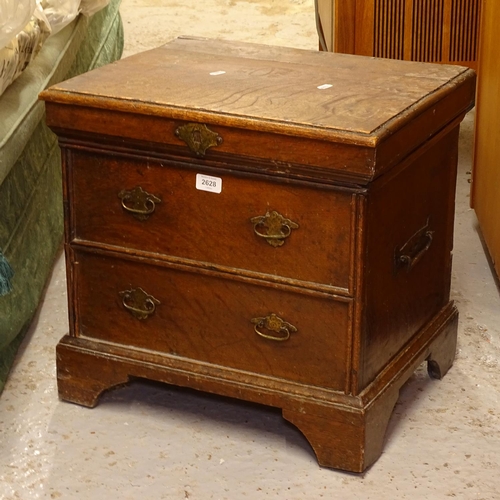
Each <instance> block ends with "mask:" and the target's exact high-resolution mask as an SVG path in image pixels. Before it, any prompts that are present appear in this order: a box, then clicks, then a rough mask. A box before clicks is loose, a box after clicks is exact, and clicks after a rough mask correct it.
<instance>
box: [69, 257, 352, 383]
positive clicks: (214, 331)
mask: <svg viewBox="0 0 500 500" xmlns="http://www.w3.org/2000/svg"><path fill="white" fill-rule="evenodd" d="M74 278H75V282H74V286H75V290H77V293H78V300H77V301H76V302H77V308H76V326H75V331H74V332H73V333H74V334H75V335H77V336H82V337H86V338H91V339H99V340H104V341H107V342H114V343H117V344H120V345H123V346H132V347H136V348H143V349H148V350H152V351H155V352H159V353H166V354H170V355H174V356H179V357H181V358H189V359H192V360H198V361H202V362H207V363H210V364H213V365H219V366H224V367H230V368H235V369H241V370H245V371H249V372H253V373H258V374H264V375H268V376H272V377H277V378H282V379H287V380H291V381H295V382H301V383H305V384H308V385H315V386H319V387H325V388H331V389H334V390H339V391H344V390H345V383H346V375H345V373H346V370H347V367H346V363H347V359H348V348H349V347H348V346H349V345H350V343H349V336H350V333H349V332H350V326H349V317H350V302H349V301H348V300H347V301H345V302H341V301H336V300H333V299H331V298H329V297H326V296H325V295H321V296H317V295H310V294H308V295H302V294H300V293H297V292H294V291H289V290H283V289H280V290H278V289H276V288H271V287H267V286H262V285H260V284H254V283H252V284H250V283H246V282H242V281H239V280H228V279H224V278H223V277H220V276H214V275H208V274H203V275H200V274H197V273H194V272H192V271H186V270H179V269H172V268H169V267H163V266H162V267H159V266H156V265H154V266H153V265H147V264H144V263H143V262H137V261H129V260H117V259H115V258H113V257H109V256H102V255H98V254H93V253H87V252H78V253H77V254H76V264H75V265H74ZM325 297H326V298H325Z"/></svg>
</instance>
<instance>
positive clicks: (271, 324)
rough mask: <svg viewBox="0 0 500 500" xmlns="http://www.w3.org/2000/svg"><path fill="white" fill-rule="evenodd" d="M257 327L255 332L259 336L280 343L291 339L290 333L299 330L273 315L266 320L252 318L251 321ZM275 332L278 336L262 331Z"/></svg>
mask: <svg viewBox="0 0 500 500" xmlns="http://www.w3.org/2000/svg"><path fill="white" fill-rule="evenodd" d="M250 321H251V322H252V323H253V324H254V325H255V326H254V330H255V333H257V335H260V336H261V337H264V338H265V339H269V340H277V341H278V342H283V341H284V340H288V339H289V338H290V333H295V332H296V331H297V328H296V327H295V326H293V325H292V324H290V323H288V322H286V321H284V320H282V319H281V318H280V317H279V316H276V314H274V313H272V314H270V315H269V316H266V317H265V318H252V319H251V320H250ZM264 328H265V329H266V330H269V331H271V332H275V334H276V335H271V334H269V333H264V332H263V331H262V329H264Z"/></svg>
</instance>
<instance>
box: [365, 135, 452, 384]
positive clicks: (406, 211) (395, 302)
mask: <svg viewBox="0 0 500 500" xmlns="http://www.w3.org/2000/svg"><path fill="white" fill-rule="evenodd" d="M457 141H458V127H456V128H455V129H453V130H452V131H451V132H449V133H448V134H447V135H446V136H445V137H444V138H442V139H441V140H440V141H436V143H435V145H434V146H433V147H432V148H429V149H428V150H427V151H426V152H425V153H423V154H421V155H420V156H418V157H417V158H416V159H415V160H414V161H413V162H412V163H411V164H409V165H408V166H406V168H403V169H401V171H400V172H399V173H398V174H397V175H394V176H392V177H390V178H389V179H387V180H385V179H383V178H381V179H380V180H379V182H377V183H374V186H373V190H372V191H371V192H370V193H369V195H368V198H367V209H366V254H365V259H364V260H365V262H364V268H363V273H364V290H363V295H362V298H361V303H362V307H363V315H362V321H363V323H362V332H361V340H362V342H361V377H360V388H361V389H362V388H364V387H366V385H367V384H368V383H370V382H371V381H372V380H373V379H374V377H375V376H376V375H377V374H378V373H379V372H380V370H381V369H382V368H384V366H385V365H386V364H387V363H388V362H389V361H390V360H391V359H392V358H393V357H394V356H395V355H396V354H398V353H399V352H400V350H401V349H403V348H404V346H405V344H406V343H407V342H409V341H410V339H411V338H412V337H414V336H416V335H418V332H419V330H420V329H421V328H423V327H424V326H425V325H426V323H428V322H429V321H430V320H431V318H432V317H433V316H435V315H436V314H438V313H439V311H440V310H441V309H442V308H443V307H445V306H446V305H447V304H448V302H449V293H450V279H451V263H452V254H451V252H452V248H453V214H454V199H455V177H456V162H457Z"/></svg>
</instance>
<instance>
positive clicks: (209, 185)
mask: <svg viewBox="0 0 500 500" xmlns="http://www.w3.org/2000/svg"><path fill="white" fill-rule="evenodd" d="M196 189H199V190H200V191H209V192H210V193H220V192H222V179H221V178H220V177H212V176H211V175H203V174H196Z"/></svg>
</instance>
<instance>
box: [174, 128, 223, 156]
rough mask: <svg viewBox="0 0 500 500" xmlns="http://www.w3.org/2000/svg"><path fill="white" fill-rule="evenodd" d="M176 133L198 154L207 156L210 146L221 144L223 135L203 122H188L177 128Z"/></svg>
mask: <svg viewBox="0 0 500 500" xmlns="http://www.w3.org/2000/svg"><path fill="white" fill-rule="evenodd" d="M175 135H176V136H177V137H178V138H179V139H181V140H183V141H184V142H185V143H186V144H187V145H188V147H189V149H190V150H191V151H192V152H193V153H194V154H195V155H196V156H205V153H206V152H207V149H208V148H212V147H214V146H220V145H221V144H222V142H223V140H222V137H221V136H220V135H219V134H218V133H217V132H214V131H212V130H210V129H209V128H208V127H207V126H206V125H203V124H201V123H187V124H186V125H181V126H180V127H177V128H176V129H175Z"/></svg>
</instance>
